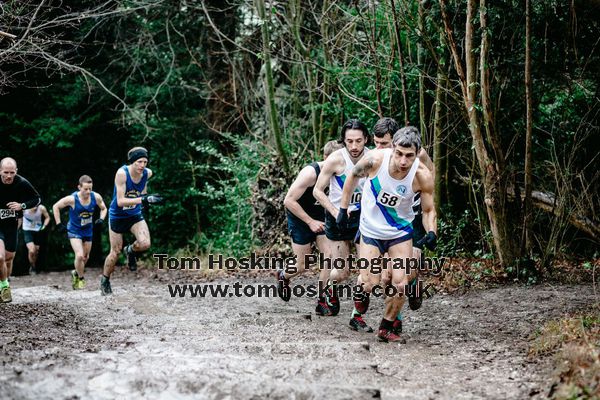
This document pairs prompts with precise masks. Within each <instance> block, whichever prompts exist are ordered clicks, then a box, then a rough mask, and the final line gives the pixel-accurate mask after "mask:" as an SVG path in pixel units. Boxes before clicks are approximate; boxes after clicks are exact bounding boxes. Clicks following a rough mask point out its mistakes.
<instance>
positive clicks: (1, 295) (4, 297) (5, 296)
mask: <svg viewBox="0 0 600 400" xmlns="http://www.w3.org/2000/svg"><path fill="white" fill-rule="evenodd" d="M11 301H12V294H11V292H10V287H5V288H2V289H0V302H1V303H10V302H11Z"/></svg>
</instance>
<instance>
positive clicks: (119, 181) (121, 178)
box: [115, 168, 146, 207]
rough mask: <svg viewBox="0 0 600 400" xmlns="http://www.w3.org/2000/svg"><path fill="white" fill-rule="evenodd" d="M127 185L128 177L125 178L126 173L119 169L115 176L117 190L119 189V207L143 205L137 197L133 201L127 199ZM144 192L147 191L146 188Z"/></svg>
mask: <svg viewBox="0 0 600 400" xmlns="http://www.w3.org/2000/svg"><path fill="white" fill-rule="evenodd" d="M126 183H127V177H126V176H125V171H123V170H122V169H120V168H119V170H118V171H117V174H116V175H115V188H117V205H118V206H119V207H127V206H136V205H138V204H142V198H141V197H136V198H133V199H129V198H127V197H125V186H126ZM144 191H146V188H144Z"/></svg>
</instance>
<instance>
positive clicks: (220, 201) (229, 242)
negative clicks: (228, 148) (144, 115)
mask: <svg viewBox="0 0 600 400" xmlns="http://www.w3.org/2000/svg"><path fill="white" fill-rule="evenodd" d="M229 139H231V140H233V141H234V144H235V146H236V150H237V151H236V153H234V154H230V155H225V154H223V153H222V152H220V151H219V150H218V149H217V148H215V147H214V146H211V145H206V144H204V145H197V146H196V150H197V151H199V152H202V153H205V154H208V155H211V156H212V157H214V159H215V161H216V162H215V164H214V166H213V171H216V172H217V173H218V174H220V175H221V176H222V177H223V178H222V179H220V180H219V181H216V182H215V183H214V184H207V185H206V188H205V190H204V191H203V192H202V193H201V194H200V198H201V199H202V200H203V202H204V203H205V204H210V205H211V207H209V208H207V214H206V217H207V219H208V220H210V221H211V224H210V226H209V228H208V229H207V230H206V231H205V232H204V234H203V235H202V236H201V237H200V238H199V244H200V246H201V247H202V248H205V249H208V251H212V252H217V253H222V254H225V255H230V256H242V255H247V254H248V252H249V251H250V250H251V249H252V248H253V247H254V246H255V245H256V243H255V242H254V239H253V235H252V223H251V222H252V205H251V187H252V185H253V184H254V182H255V181H256V173H257V171H258V169H259V161H260V160H261V159H262V158H264V155H262V154H261V152H260V151H261V149H260V148H259V146H257V144H256V143H253V142H250V141H244V140H241V139H238V138H235V137H232V136H229Z"/></svg>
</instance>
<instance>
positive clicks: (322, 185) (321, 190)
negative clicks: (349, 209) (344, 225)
mask: <svg viewBox="0 0 600 400" xmlns="http://www.w3.org/2000/svg"><path fill="white" fill-rule="evenodd" d="M340 158H341V160H340ZM341 162H343V157H342V155H341V153H338V152H337V151H336V152H334V153H333V154H331V155H330V156H329V157H327V160H325V162H324V163H323V168H321V173H320V174H319V179H317V183H316V184H315V188H314V189H313V196H314V197H315V199H317V201H318V202H319V203H320V204H321V205H322V206H323V207H324V208H325V209H326V210H327V211H328V212H329V213H330V214H331V215H332V216H334V217H337V215H338V212H339V210H338V209H337V208H335V206H334V205H333V204H331V201H329V198H328V197H327V195H326V194H325V189H326V188H327V187H328V186H329V180H330V179H331V177H332V176H333V175H335V174H337V172H338V169H341V168H343V165H342V164H341Z"/></svg>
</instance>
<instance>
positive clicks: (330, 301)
mask: <svg viewBox="0 0 600 400" xmlns="http://www.w3.org/2000/svg"><path fill="white" fill-rule="evenodd" d="M327 284H329V282H327ZM325 301H326V302H327V307H328V308H329V310H331V315H332V316H333V317H335V316H336V315H338V314H339V313H340V298H339V297H338V295H337V293H335V290H333V289H332V288H329V289H327V293H325Z"/></svg>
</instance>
